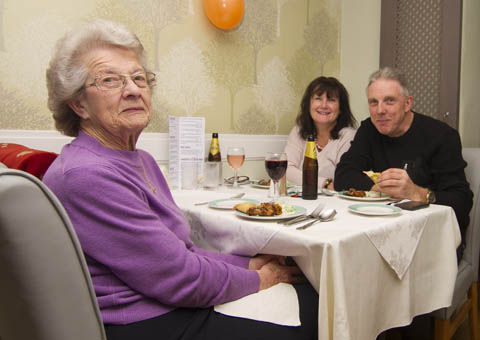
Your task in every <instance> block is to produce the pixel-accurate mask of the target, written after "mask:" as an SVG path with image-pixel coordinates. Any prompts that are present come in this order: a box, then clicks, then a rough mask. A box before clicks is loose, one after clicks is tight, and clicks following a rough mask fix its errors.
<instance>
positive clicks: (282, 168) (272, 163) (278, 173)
mask: <svg viewBox="0 0 480 340" xmlns="http://www.w3.org/2000/svg"><path fill="white" fill-rule="evenodd" d="M265 169H266V170H267V173H268V176H269V177H270V178H271V179H272V181H273V201H274V203H276V202H277V200H278V198H279V197H280V190H279V186H278V182H279V181H280V180H281V179H282V177H283V176H285V172H286V171H287V154H286V153H285V152H269V153H267V156H266V157H265Z"/></svg>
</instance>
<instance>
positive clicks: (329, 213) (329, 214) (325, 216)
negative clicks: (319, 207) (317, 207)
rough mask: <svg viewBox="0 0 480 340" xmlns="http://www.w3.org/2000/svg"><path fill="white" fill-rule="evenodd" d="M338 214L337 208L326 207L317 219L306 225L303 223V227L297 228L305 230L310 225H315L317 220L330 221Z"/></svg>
mask: <svg viewBox="0 0 480 340" xmlns="http://www.w3.org/2000/svg"><path fill="white" fill-rule="evenodd" d="M336 214H337V211H336V210H335V209H325V210H324V211H322V213H321V214H320V216H318V219H316V220H313V221H311V222H308V223H306V224H304V225H302V226H301V227H298V228H297V230H305V229H307V228H308V227H310V226H312V225H314V224H315V223H317V222H328V221H331V220H333V219H334V218H335V215H336Z"/></svg>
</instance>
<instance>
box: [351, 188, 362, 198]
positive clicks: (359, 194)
mask: <svg viewBox="0 0 480 340" xmlns="http://www.w3.org/2000/svg"><path fill="white" fill-rule="evenodd" d="M347 195H348V196H353V197H365V196H366V195H365V191H363V190H355V189H353V188H350V189H348V192H347Z"/></svg>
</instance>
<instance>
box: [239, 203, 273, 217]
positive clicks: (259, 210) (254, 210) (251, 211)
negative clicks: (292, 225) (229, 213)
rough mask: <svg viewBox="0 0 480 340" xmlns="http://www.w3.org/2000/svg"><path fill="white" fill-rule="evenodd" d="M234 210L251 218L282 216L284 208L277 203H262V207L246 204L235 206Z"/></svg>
mask: <svg viewBox="0 0 480 340" xmlns="http://www.w3.org/2000/svg"><path fill="white" fill-rule="evenodd" d="M233 209H234V210H238V211H241V212H243V213H245V214H248V215H250V216H275V215H281V214H282V207H281V206H280V204H276V203H260V205H256V204H254V203H250V202H244V203H239V204H235V206H234V207H233Z"/></svg>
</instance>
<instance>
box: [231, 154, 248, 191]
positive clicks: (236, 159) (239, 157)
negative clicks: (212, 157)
mask: <svg viewBox="0 0 480 340" xmlns="http://www.w3.org/2000/svg"><path fill="white" fill-rule="evenodd" d="M244 161H245V150H244V149H243V148H242V147H229V148H228V149H227V162H228V164H229V165H230V167H231V168H232V169H233V187H234V188H237V187H238V175H237V171H238V169H240V168H241V167H242V164H243V162H244Z"/></svg>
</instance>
